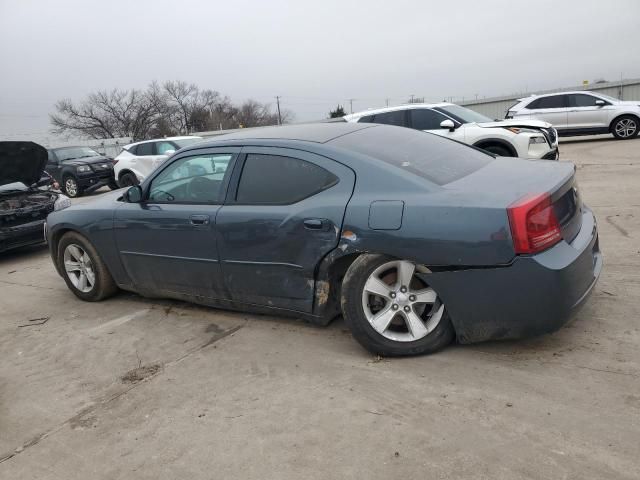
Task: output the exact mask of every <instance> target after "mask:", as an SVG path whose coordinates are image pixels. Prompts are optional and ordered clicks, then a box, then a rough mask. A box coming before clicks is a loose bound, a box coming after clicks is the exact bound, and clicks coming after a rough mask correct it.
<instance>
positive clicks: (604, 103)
mask: <svg viewBox="0 0 640 480" xmlns="http://www.w3.org/2000/svg"><path fill="white" fill-rule="evenodd" d="M606 104H607V102H605V101H604V100H596V105H597V106H598V107H604V106H605V105H606Z"/></svg>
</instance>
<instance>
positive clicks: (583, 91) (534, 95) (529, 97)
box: [518, 90, 598, 102]
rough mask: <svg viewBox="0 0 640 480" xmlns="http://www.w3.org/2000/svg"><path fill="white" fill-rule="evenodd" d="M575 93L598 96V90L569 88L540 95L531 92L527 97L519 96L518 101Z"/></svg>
mask: <svg viewBox="0 0 640 480" xmlns="http://www.w3.org/2000/svg"><path fill="white" fill-rule="evenodd" d="M576 93H586V94H587V95H595V96H596V97H597V96H598V92H592V91H591V90H570V91H568V92H554V93H541V94H540V95H536V94H533V95H529V96H528V97H522V98H519V99H518V101H519V102H524V101H525V100H533V99H534V98H543V97H553V96H555V95H574V94H576Z"/></svg>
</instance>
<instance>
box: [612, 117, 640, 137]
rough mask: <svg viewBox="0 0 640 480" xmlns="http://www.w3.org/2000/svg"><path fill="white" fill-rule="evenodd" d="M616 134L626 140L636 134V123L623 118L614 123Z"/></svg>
mask: <svg viewBox="0 0 640 480" xmlns="http://www.w3.org/2000/svg"><path fill="white" fill-rule="evenodd" d="M615 128H616V134H617V135H618V136H619V137H621V138H628V137H631V136H633V135H635V133H636V129H637V128H638V126H637V125H636V122H635V121H634V120H633V119H631V118H623V119H622V120H620V121H619V122H618V123H616V127H615Z"/></svg>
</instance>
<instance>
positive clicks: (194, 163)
mask: <svg viewBox="0 0 640 480" xmlns="http://www.w3.org/2000/svg"><path fill="white" fill-rule="evenodd" d="M231 157H232V155H231V154H230V153H227V154H208V155H206V154H205V155H198V156H195V157H185V158H181V159H179V160H176V161H175V162H173V163H171V164H170V165H169V166H168V167H167V168H165V169H164V170H163V171H162V172H161V173H160V174H158V176H157V177H156V178H154V179H153V181H152V182H151V187H150V188H149V202H163V203H220V202H221V201H222V194H223V192H222V184H223V182H224V179H225V177H226V176H227V175H229V174H230V173H231V172H230V171H229V170H228V167H229V162H230V161H231Z"/></svg>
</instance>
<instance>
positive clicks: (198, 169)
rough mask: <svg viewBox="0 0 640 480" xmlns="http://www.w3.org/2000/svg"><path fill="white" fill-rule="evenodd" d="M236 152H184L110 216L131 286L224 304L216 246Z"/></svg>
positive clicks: (235, 149) (228, 149)
mask: <svg viewBox="0 0 640 480" xmlns="http://www.w3.org/2000/svg"><path fill="white" fill-rule="evenodd" d="M239 151H240V149H239V148H222V149H206V150H202V151H200V150H199V151H198V152H197V153H194V152H193V151H191V152H185V153H184V154H183V155H181V156H180V157H177V158H176V159H175V160H173V161H171V162H170V163H169V164H168V165H166V166H165V167H163V169H162V170H161V171H159V172H158V173H157V174H155V175H154V176H153V178H151V179H150V182H147V183H145V185H144V189H145V192H144V197H143V201H142V202H141V203H124V204H123V205H122V206H121V207H119V208H118V209H117V210H116V212H115V218H114V225H115V237H116V244H117V248H118V251H119V254H120V259H121V261H122V264H123V266H124V268H125V270H126V271H127V273H128V275H129V277H130V278H131V280H132V281H133V283H134V285H135V286H137V287H139V288H143V289H147V290H152V291H167V292H176V293H186V294H191V295H198V296H203V297H207V298H217V299H220V298H223V297H224V294H223V292H224V289H223V288H222V273H221V269H220V263H219V259H218V250H217V246H216V234H215V230H216V225H215V222H216V214H217V213H218V210H219V209H220V206H221V204H222V201H223V199H224V195H225V192H226V185H227V183H228V179H229V176H230V172H231V168H232V165H233V162H234V159H235V158H236V156H237V153H238V152H239Z"/></svg>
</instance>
